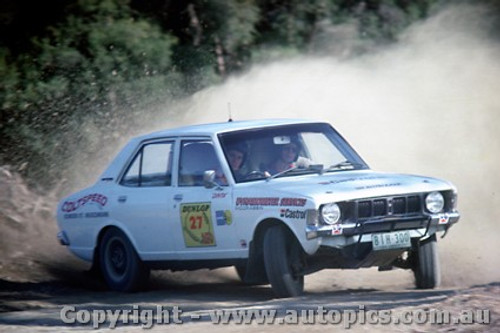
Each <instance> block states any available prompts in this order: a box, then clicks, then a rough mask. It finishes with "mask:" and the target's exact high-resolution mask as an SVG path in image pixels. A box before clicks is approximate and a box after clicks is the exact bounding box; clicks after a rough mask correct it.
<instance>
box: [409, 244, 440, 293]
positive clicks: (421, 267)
mask: <svg viewBox="0 0 500 333" xmlns="http://www.w3.org/2000/svg"><path fill="white" fill-rule="evenodd" d="M413 254H414V263H413V265H414V266H413V273H414V274H415V285H416V287H417V288H418V289H432V288H435V287H438V286H439V284H440V283H441V269H440V265H439V256H438V249H437V240H436V235H435V234H434V235H432V236H431V237H429V238H428V239H426V240H424V241H422V242H420V243H419V244H418V245H417V249H416V250H415V252H414V253H413Z"/></svg>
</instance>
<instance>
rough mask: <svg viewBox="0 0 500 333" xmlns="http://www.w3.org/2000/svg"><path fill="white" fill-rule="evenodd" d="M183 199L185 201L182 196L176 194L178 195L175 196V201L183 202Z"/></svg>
mask: <svg viewBox="0 0 500 333" xmlns="http://www.w3.org/2000/svg"><path fill="white" fill-rule="evenodd" d="M182 199H183V196H182V194H176V195H174V200H175V201H182Z"/></svg>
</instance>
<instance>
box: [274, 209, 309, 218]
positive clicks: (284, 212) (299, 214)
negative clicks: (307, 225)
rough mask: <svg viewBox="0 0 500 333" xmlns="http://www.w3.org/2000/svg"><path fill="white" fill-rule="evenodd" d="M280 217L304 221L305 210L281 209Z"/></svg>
mask: <svg viewBox="0 0 500 333" xmlns="http://www.w3.org/2000/svg"><path fill="white" fill-rule="evenodd" d="M280 217H285V218H288V219H305V218H306V211H305V210H299V209H297V210H293V209H288V208H286V209H281V210H280Z"/></svg>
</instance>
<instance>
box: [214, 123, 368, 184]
mask: <svg viewBox="0 0 500 333" xmlns="http://www.w3.org/2000/svg"><path fill="white" fill-rule="evenodd" d="M219 140H220V143H221V146H222V149H223V151H224V154H225V157H226V160H227V162H228V164H229V166H230V168H231V171H232V173H233V177H234V179H235V180H236V182H245V181H253V180H259V179H265V178H270V177H272V178H274V177H281V176H283V177H285V176H294V175H301V174H305V173H309V172H318V170H320V171H321V172H338V171H343V170H352V169H366V168H368V166H367V165H366V164H365V162H364V161H363V160H362V159H361V157H360V156H359V155H358V154H357V153H356V152H355V151H354V150H353V149H352V148H351V147H350V145H349V144H348V143H347V142H346V141H345V140H344V139H343V138H342V137H341V136H340V135H339V134H338V133H337V132H336V131H335V130H334V129H333V128H332V127H331V126H330V125H329V124H327V123H307V124H293V125H283V126H273V127H263V128H255V129H249V130H241V131H235V132H227V133H221V134H219Z"/></svg>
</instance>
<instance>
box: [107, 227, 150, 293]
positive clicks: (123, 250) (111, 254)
mask: <svg viewBox="0 0 500 333" xmlns="http://www.w3.org/2000/svg"><path fill="white" fill-rule="evenodd" d="M99 262H100V266H101V272H102V275H103V276H104V280H105V281H106V283H107V285H108V286H109V288H110V289H112V290H117V291H135V290H137V289H139V288H140V287H142V285H143V283H145V282H146V281H147V279H148V278H149V269H148V268H147V267H146V266H145V265H144V263H143V262H142V261H141V260H140V258H139V256H138V255H137V253H136V251H135V249H134V247H133V246H132V244H131V243H130V241H129V239H128V238H127V236H126V235H125V234H124V233H123V232H122V231H121V230H118V229H115V228H113V229H109V230H108V231H106V233H105V234H104V236H103V238H102V240H101V243H100V246H99Z"/></svg>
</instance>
